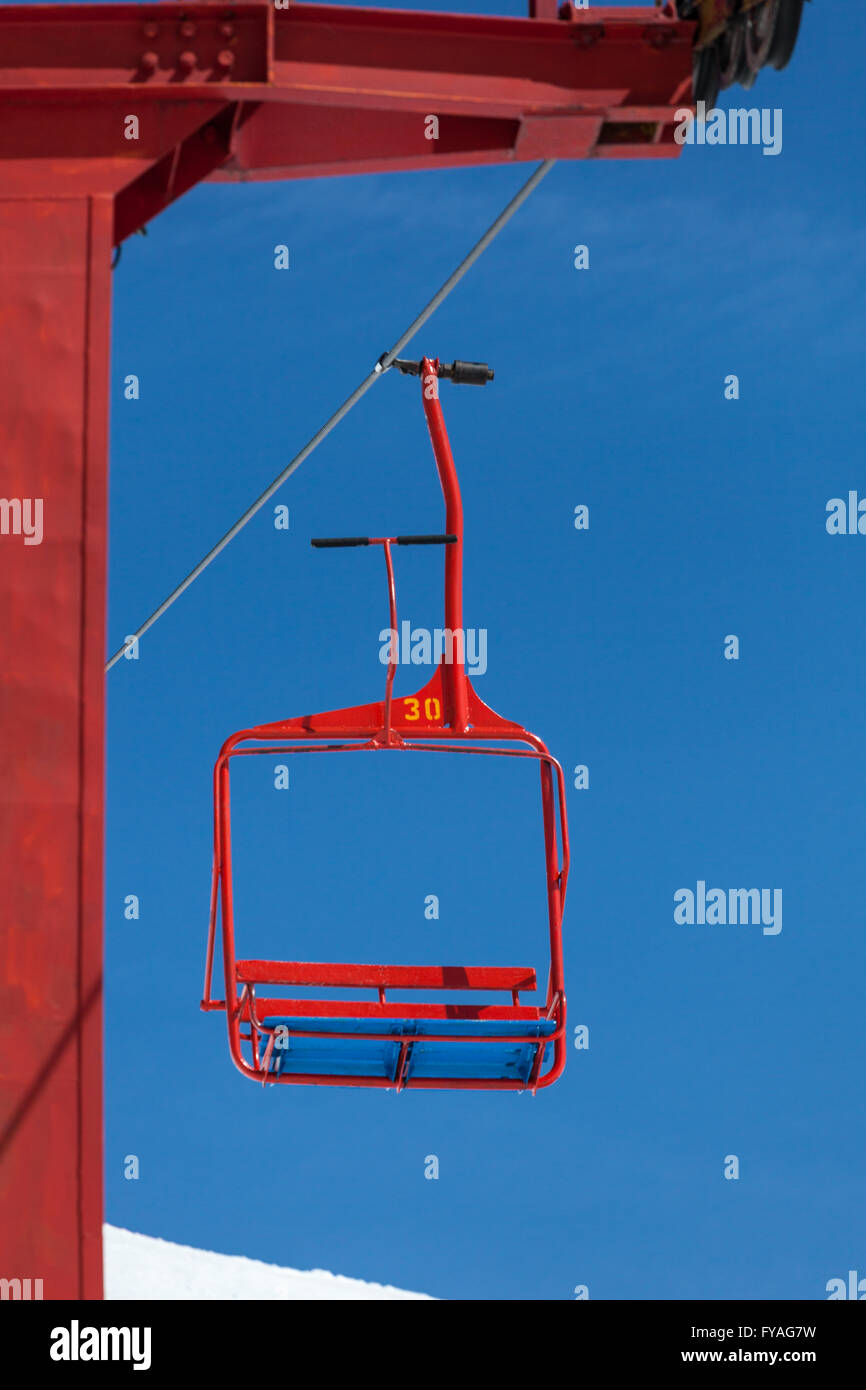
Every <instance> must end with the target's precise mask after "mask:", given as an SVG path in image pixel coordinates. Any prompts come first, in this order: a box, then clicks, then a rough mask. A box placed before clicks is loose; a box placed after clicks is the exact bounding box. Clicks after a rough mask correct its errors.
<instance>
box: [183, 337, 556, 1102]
mask: <svg viewBox="0 0 866 1390" xmlns="http://www.w3.org/2000/svg"><path fill="white" fill-rule="evenodd" d="M392 365H393V366H394V367H396V368H397V369H398V370H399V371H401V372H402V373H404V374H410V375H416V376H420V377H421V381H422V398H423V403H424V412H425V415H426V417H427V425H428V429H429V431H430V438H431V441H432V444H433V452H434V455H435V457H436V466H437V469H438V471H439V479H440V482H441V484H442V491H443V493H444V496H445V509H446V513H445V526H446V532H445V534H444V535H420V536H385V537H375V538H369V537H350V538H340V539H328V540H324V539H322V540H314V541H313V542H312V544H313V545H314V546H317V547H336V546H356V545H381V546H382V547H383V549H384V552H385V565H386V568H387V575H388V592H389V600H390V615H391V629H392V631H394V632H396V631H397V630H398V629H397V601H396V591H395V584H394V567H393V557H392V553H391V547H392V546H394V545H432V544H444V545H445V547H446V552H445V625H446V628H447V629H448V630H450V631H451V632H452V633H456V632H461V633H462V631H463V612H462V608H463V510H462V504H461V499H460V488H459V485H458V482H457V474H456V471H455V467H454V460H453V457H452V455H451V448H450V445H449V442H448V436H447V433H446V430H445V422H444V419H443V416H442V409H441V406H440V403H439V384H438V383H439V378H450V379H451V381H453V382H455V383H461V382H462V383H466V384H472V385H483V384H484V383H485V382H487V381H488V380H490V379H491V378H492V376H493V372H492V371H491V370H490V369H489V368H488V367H487V366H486V365H484V364H482V363H474V362H454V363H452V364H450V365H446V364H444V363H443V364H441V365H440V363H439V361H438V360H437V359H431V358H427V357H425V358H424V359H423V361H422V362H404V361H399V360H396V361H394V362H393V363H392ZM450 655H451V656H452V657H455V658H456V659H454V660H452V661H450V662H446V661H444V660H441V661H440V663H439V665H437V667H436V670H435V671H434V673H433V675H432V677H431V678H430V680H429V681H428V682H427V684H426V685H425V686H424V687H423V688H422V689H421V690H419V691H418V692H417V694H415V695H410V696H408V697H402V698H401V697H398V698H396V699H395V698H394V696H393V686H394V676H395V673H396V665H397V655H396V652H395V651H394V650H393V644H392V651H391V659H390V664H389V666H388V673H387V678H386V688H385V699H384V700H380V701H377V702H375V703H373V704H369V705H356V706H354V707H352V708H350V709H341V710H333V711H329V712H328V713H326V714H308V715H302V716H300V717H298V718H295V719H283V720H278V721H277V722H276V723H274V724H260V725H258V726H257V727H256V728H251V729H242V730H240V731H239V732H238V733H236V734H232V736H231V737H230V738H229V739H227V740H226V742H225V743H224V744H223V746H222V749H221V750H220V754H219V757H218V758H217V762H216V766H215V769H214V862H213V877H212V886H211V903H210V928H209V933H208V944H207V959H206V966H205V983H204V999H203V1000H202V1004H201V1007H202V1009H204V1010H220V1009H224V1010H225V1013H226V1020H227V1023H228V1036H229V1049H230V1052H231V1056H232V1060H233V1061H234V1063H235V1066H236V1067H237V1068H238V1070H239V1071H241V1072H242V1073H243V1075H244V1076H248V1077H250V1078H252V1079H253V1080H255V1081H261V1082H262V1083H264V1084H267V1083H275V1084H276V1083H279V1084H282V1085H305V1084H308V1085H319V1086H378V1087H384V1088H386V1089H387V1088H391V1089H394V1090H395V1091H402V1090H405V1089H407V1088H408V1087H415V1088H419V1089H421V1088H428V1089H436V1088H438V1089H443V1088H447V1089H470V1090H471V1089H475V1090H498V1091H522V1090H530V1091H533V1092H534V1091H535V1090H536V1089H538V1088H539V1087H541V1086H549V1085H551V1084H552V1083H553V1082H554V1081H556V1080H557V1078H558V1077H559V1076H560V1075H561V1073H562V1070H563V1068H564V1066H565V1036H564V1035H565V990H564V982H563V964H562V912H563V905H564V901H565V886H566V879H567V875H568V826H567V821H566V810H565V782H564V778H563V774H562V768H561V767H560V765H559V763H558V762H557V761H556V759H555V758H553V757H552V756H551V754H550V753H549V752H548V751H547V748H546V747H545V745H544V744H543V743H542V741H541V739H539V738H536V736H535V735H534V734H531V733H529V732H528V731H527V730H526V729H524V728H523V727H522V726H521V725H520V724H515V723H513V722H512V721H511V720H508V719H503V718H502V717H501V716H500V715H498V714H496V713H494V711H493V710H492V709H490V708H489V707H488V706H487V705H485V704H484V702H483V700H481V699H480V698H479V696H478V695H477V694H476V693H475V691H474V690H473V688H472V685H471V683H470V681H469V678H468V676H467V674H466V670H465V666H464V664H463V659H462V658H463V656H464V653H463V652H462V650H461V644H460V643H456V644H455V645H454V647H453V648H452V651H451V653H450ZM249 743H255V744H256V745H257V746H254V747H241V746H240V745H241V744H249ZM497 744H519V745H524V746H522V747H515V748H512V747H505V748H503V747H494V746H484V745H497ZM413 750H421V751H425V752H450V753H455V752H456V753H467V754H480V755H482V756H487V757H490V756H493V757H512V758H515V757H516V758H534V759H535V760H536V761H537V762H538V765H539V770H540V774H541V807H542V816H543V825H544V848H545V865H546V871H547V912H548V923H549V933H550V969H549V974H548V981H547V992H546V995H545V999H544V1003H543V1004H526V1003H521V1001H520V994H521V992H523V993H526V992H530V991H535V990H536V989H537V981H536V976H535V971H534V970H532V969H530V968H529V967H515V968H510V967H502V966H460V965H445V966H415V965H339V964H311V963H309V962H305V961H265V960H237V959H236V956H235V931H234V902H233V893H232V857H231V819H230V808H229V765H230V763H231V760H232V758H236V757H246V756H250V755H256V754H265V755H273V754H279V756H280V757H283V756H284V755H286V754H289V753H292V754H295V753H297V754H301V753H344V752H350V751H370V752H398V751H399V752H407V751H413ZM554 784H555V786H556V791H554ZM557 799H558V803H559V806H558V817H557V807H556V802H557ZM557 819H558V821H559V843H558V836H557ZM220 911H221V916H222V943H223V966H224V972H225V999H214V998H212V996H211V979H212V973H213V956H214V947H215V940H216V925H217V916H218V913H219V912H220ZM291 986H295V987H303V988H308V987H310V986H316V987H319V988H325V989H328V990H335V989H339V990H343V991H346V990H353V991H371V992H372V993H373V994H374V995H375V998H374V999H372V1000H370V999H367V1000H358V999H357V998H355V999H352V1000H344V999H335V998H333V997H332V998H328V999H323V1000H313V999H309V998H303V999H291V998H280V997H275V996H274V995H273V992H272V987H275V988H278V989H279V988H286V987H291ZM412 990H425V991H449V992H450V991H455V992H456V991H470V992H471V991H482V990H483V991H487V992H490V991H502V993H503V994H504V995H506V996H510V999H509V998H506V1000H505V1001H504V1002H503V1003H499V1004H486V1003H480V1002H475V1003H463V1002H461V1003H451V1002H447V1000H446V999H443V1000H442V1001H441V1002H437V1003H415V1004H413V1003H411V1002H409V1001H408V1000H406V1001H404V1000H403V999H400V998H394V995H395V994H396V995H398V996H400V995H405V994H406V993H407V992H409V991H412ZM260 991H262V992H261V993H260ZM242 1044H246V1049H247V1050H246V1056H245V1055H244V1049H243V1048H242ZM548 1064H549V1065H548ZM545 1068H546V1069H545Z"/></svg>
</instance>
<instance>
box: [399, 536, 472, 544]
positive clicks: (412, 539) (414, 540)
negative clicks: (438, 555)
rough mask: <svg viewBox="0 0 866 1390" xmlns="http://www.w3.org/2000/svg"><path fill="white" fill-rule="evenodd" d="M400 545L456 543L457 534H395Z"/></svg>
mask: <svg viewBox="0 0 866 1390" xmlns="http://www.w3.org/2000/svg"><path fill="white" fill-rule="evenodd" d="M394 539H395V541H396V542H397V544H398V545H455V544H456V542H457V537H456V536H395V537H394Z"/></svg>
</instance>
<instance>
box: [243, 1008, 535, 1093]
mask: <svg viewBox="0 0 866 1390" xmlns="http://www.w3.org/2000/svg"><path fill="white" fill-rule="evenodd" d="M262 1022H263V1023H264V1025H265V1027H266V1028H276V1027H279V1026H282V1028H284V1029H286V1030H287V1034H281V1035H280V1036H278V1038H277V1042H276V1043H275V1044H274V1047H273V1050H272V1052H271V1057H270V1063H269V1069H270V1072H271V1073H276V1074H283V1075H286V1074H290V1073H306V1074H309V1075H314V1076H327V1075H335V1076H375V1077H387V1078H389V1079H392V1080H393V1079H394V1077H395V1075H396V1071H397V1065H398V1061H399V1058H400V1047H401V1043H402V1042H403V1041H404V1040H405V1039H406V1038H411V1039H412V1045H411V1047H410V1049H409V1055H408V1058H407V1062H406V1067H405V1070H404V1073H403V1079H404V1084H406V1083H407V1082H411V1081H412V1079H413V1078H417V1079H427V1078H430V1079H432V1078H434V1077H442V1078H446V1079H448V1080H461V1079H462V1080H467V1081H470V1080H473V1081H496V1080H502V1081H506V1080H507V1081H522V1082H524V1083H526V1082H528V1080H529V1076H530V1073H531V1072H532V1067H533V1063H534V1061H535V1057H536V1051H537V1049H536V1048H535V1047H534V1046H533V1045H532V1044H531V1043H525V1042H517V1041H515V1042H514V1043H510V1042H495V1043H494V1042H478V1041H475V1040H476V1039H478V1038H484V1037H494V1038H496V1037H498V1038H501V1037H506V1038H507V1037H514V1038H516V1039H517V1038H526V1037H535V1038H544V1037H549V1036H550V1035H551V1034H552V1033H553V1032H555V1029H556V1024H555V1022H554V1021H553V1020H552V1019H539V1020H537V1021H534V1022H522V1021H521V1022H517V1021H513V1022H512V1021H508V1022H504V1021H499V1020H490V1021H484V1022H478V1021H475V1020H468V1019H446V1020H443V1019H370V1018H365V1019H359V1018H339V1019H338V1018H322V1019H313V1018H289V1017H286V1018H280V1017H277V1016H274V1015H270V1016H269V1017H267V1018H266V1019H263V1020H262ZM318 1029H323V1030H325V1031H329V1032H339V1033H351V1034H354V1033H375V1034H376V1035H377V1036H376V1037H375V1038H361V1037H350V1038H322V1037H318V1036H317V1030H318ZM430 1034H433V1035H437V1034H438V1035H444V1036H445V1037H448V1038H454V1039H455V1041H454V1042H453V1043H452V1042H440V1041H438V1040H434V1039H431V1038H430V1037H429V1035H430ZM380 1038H381V1041H380ZM283 1039H284V1040H285V1044H286V1045H284V1046H282V1047H281V1046H279V1043H280V1041H281V1040H283ZM551 1051H552V1045H551V1044H549V1043H548V1044H547V1045H546V1046H545V1049H544V1053H545V1055H544V1058H543V1061H542V1066H544V1064H545V1063H546V1062H547V1060H548V1058H549V1055H550V1053H551Z"/></svg>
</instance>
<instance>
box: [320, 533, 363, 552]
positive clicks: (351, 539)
mask: <svg viewBox="0 0 866 1390" xmlns="http://www.w3.org/2000/svg"><path fill="white" fill-rule="evenodd" d="M369 544H370V537H369V536H316V537H315V539H314V540H311V541H310V545H314V546H315V547H316V549H317V550H329V549H332V548H334V547H336V546H343V545H369Z"/></svg>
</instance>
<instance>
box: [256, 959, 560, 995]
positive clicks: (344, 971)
mask: <svg viewBox="0 0 866 1390" xmlns="http://www.w3.org/2000/svg"><path fill="white" fill-rule="evenodd" d="M237 980H238V983H239V984H256V985H259V984H270V985H300V986H304V985H317V986H320V987H324V988H331V989H341V988H342V989H378V990H382V989H505V990H510V991H511V992H512V993H515V994H516V992H517V991H518V990H521V989H523V990H535V989H537V988H538V984H537V981H536V977H535V971H534V970H531V969H529V968H527V967H522V966H521V967H516V966H502V965H490V966H486V965H351V964H349V965H346V964H344V965H339V964H328V963H321V964H315V963H313V962H310V961H265V960H239V961H238V962H237Z"/></svg>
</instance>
